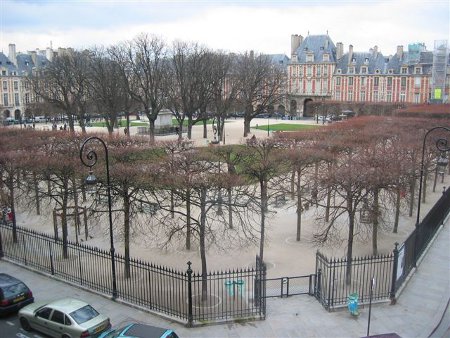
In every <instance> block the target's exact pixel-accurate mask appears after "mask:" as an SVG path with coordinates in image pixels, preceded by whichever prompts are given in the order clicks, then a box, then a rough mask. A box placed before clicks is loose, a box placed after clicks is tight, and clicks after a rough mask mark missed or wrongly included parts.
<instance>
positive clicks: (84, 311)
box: [70, 305, 98, 324]
mask: <svg viewBox="0 0 450 338" xmlns="http://www.w3.org/2000/svg"><path fill="white" fill-rule="evenodd" d="M70 316H71V317H72V318H73V320H74V321H75V322H76V323H77V324H83V323H85V322H87V321H88V320H91V319H92V318H95V317H97V316H98V312H97V311H96V310H95V309H94V308H93V307H92V306H90V305H86V306H83V307H82V308H80V309H78V310H76V311H74V312H71V313H70Z"/></svg>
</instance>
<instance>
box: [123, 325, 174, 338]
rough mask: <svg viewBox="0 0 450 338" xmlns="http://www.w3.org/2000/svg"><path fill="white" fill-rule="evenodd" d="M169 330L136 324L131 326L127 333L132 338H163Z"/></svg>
mask: <svg viewBox="0 0 450 338" xmlns="http://www.w3.org/2000/svg"><path fill="white" fill-rule="evenodd" d="M166 331H167V329H164V328H161V327H156V326H151V325H147V324H140V323H135V324H131V325H130V327H129V328H128V330H127V331H126V332H125V335H126V336H131V337H155V338H157V337H161V336H162V335H163V334H164V333H165V332H166Z"/></svg>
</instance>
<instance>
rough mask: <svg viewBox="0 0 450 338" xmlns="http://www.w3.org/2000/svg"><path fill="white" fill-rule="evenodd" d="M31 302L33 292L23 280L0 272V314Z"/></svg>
mask: <svg viewBox="0 0 450 338" xmlns="http://www.w3.org/2000/svg"><path fill="white" fill-rule="evenodd" d="M33 302H34V297H33V293H32V292H31V290H30V289H29V288H28V286H27V285H26V284H25V283H24V282H22V281H21V280H19V279H17V278H15V277H13V276H10V275H8V274H6V273H0V315H5V314H8V313H13V312H17V311H19V310H20V309H21V308H23V307H24V306H26V305H28V304H31V303H33Z"/></svg>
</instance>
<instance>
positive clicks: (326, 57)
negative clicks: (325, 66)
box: [323, 54, 330, 62]
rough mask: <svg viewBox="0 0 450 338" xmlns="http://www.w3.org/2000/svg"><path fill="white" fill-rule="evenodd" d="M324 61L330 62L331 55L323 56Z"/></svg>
mask: <svg viewBox="0 0 450 338" xmlns="http://www.w3.org/2000/svg"><path fill="white" fill-rule="evenodd" d="M323 61H324V62H328V61H330V55H329V54H323Z"/></svg>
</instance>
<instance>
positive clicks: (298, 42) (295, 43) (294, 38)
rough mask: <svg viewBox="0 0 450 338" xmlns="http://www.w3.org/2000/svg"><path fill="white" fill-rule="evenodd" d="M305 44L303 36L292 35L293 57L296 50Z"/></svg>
mask: <svg viewBox="0 0 450 338" xmlns="http://www.w3.org/2000/svg"><path fill="white" fill-rule="evenodd" d="M302 42H303V36H301V35H297V34H295V35H291V55H293V54H296V50H297V48H298V47H300V45H301V44H302Z"/></svg>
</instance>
